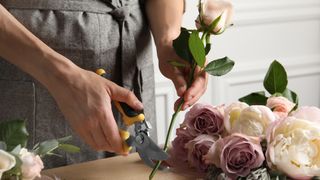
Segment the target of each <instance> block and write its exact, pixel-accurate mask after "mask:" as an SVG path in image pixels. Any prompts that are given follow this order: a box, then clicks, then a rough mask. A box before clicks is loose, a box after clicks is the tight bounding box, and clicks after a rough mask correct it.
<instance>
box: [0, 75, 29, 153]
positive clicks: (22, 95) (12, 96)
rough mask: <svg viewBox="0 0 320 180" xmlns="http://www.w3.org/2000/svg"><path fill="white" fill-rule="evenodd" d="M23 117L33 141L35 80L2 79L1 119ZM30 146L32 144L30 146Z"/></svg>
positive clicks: (0, 83)
mask: <svg viewBox="0 0 320 180" xmlns="http://www.w3.org/2000/svg"><path fill="white" fill-rule="evenodd" d="M12 119H22V120H25V121H26V125H27V129H28V132H29V135H30V137H29V141H28V145H32V144H33V143H34V142H33V132H32V130H33V127H34V120H35V88H34V84H33V82H27V81H10V80H0V121H5V120H12ZM29 147H30V146H29Z"/></svg>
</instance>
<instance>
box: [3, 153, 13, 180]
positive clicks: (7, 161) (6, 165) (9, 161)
mask: <svg viewBox="0 0 320 180" xmlns="http://www.w3.org/2000/svg"><path fill="white" fill-rule="evenodd" d="M15 165H16V159H15V157H14V156H12V155H11V154H9V153H8V152H6V151H4V150H1V149H0V179H1V177H2V174H3V173H4V172H6V171H8V170H10V169H11V168H13V167H14V166H15Z"/></svg>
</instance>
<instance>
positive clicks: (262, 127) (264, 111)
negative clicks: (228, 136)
mask: <svg viewBox="0 0 320 180" xmlns="http://www.w3.org/2000/svg"><path fill="white" fill-rule="evenodd" d="M275 119H276V118H275V115H274V114H273V113H272V111H271V110H270V109H269V108H268V107H266V106H261V105H253V106H249V107H247V108H245V109H243V110H242V111H241V113H240V116H239V118H238V119H236V120H234V122H233V123H232V126H231V133H242V134H246V135H248V136H265V133H266V129H267V128H268V126H269V124H270V123H271V122H273V121H275Z"/></svg>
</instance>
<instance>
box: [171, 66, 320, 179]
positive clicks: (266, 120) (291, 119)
mask: <svg viewBox="0 0 320 180" xmlns="http://www.w3.org/2000/svg"><path fill="white" fill-rule="evenodd" d="M287 83H288V81H287V74H286V71H285V69H284V67H283V66H282V65H281V64H280V63H279V62H277V61H274V62H273V63H272V64H271V66H270V67H269V70H268V72H267V74H266V76H265V79H264V87H265V89H266V90H267V91H268V93H269V94H270V95H271V96H270V97H267V96H266V94H265V92H264V91H261V92H254V93H251V94H249V95H247V96H245V97H243V98H240V99H239V102H234V103H231V104H230V105H227V106H226V105H220V106H211V105H206V104H196V105H194V106H193V107H192V108H191V109H190V111H189V112H187V114H186V116H185V120H184V122H183V123H182V124H181V126H180V128H178V129H177V130H176V134H177V136H176V138H175V139H174V141H173V142H172V149H171V150H170V160H169V161H168V162H169V164H170V165H171V166H172V167H173V169H179V168H180V171H181V170H182V171H184V172H188V171H190V168H192V169H194V170H196V171H197V172H199V173H202V174H199V175H198V176H202V177H205V178H206V179H212V180H216V179H221V180H222V179H232V180H233V179H248V180H259V179H263V180H268V179H286V178H291V179H299V180H300V179H318V177H317V176H320V109H319V108H317V107H308V106H304V107H298V97H297V95H296V93H294V92H293V91H291V90H289V89H288V88H287Z"/></svg>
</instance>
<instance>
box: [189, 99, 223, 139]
mask: <svg viewBox="0 0 320 180" xmlns="http://www.w3.org/2000/svg"><path fill="white" fill-rule="evenodd" d="M223 113H224V110H223V107H222V106H216V107H213V106H211V105H205V104H199V103H198V104H195V105H194V106H193V107H192V108H191V109H190V111H189V112H187V114H186V116H185V120H184V122H183V126H186V127H187V130H188V131H189V132H190V134H191V135H193V136H198V135H200V134H209V135H221V134H222V133H223V132H224V123H223V119H224V117H223Z"/></svg>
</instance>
